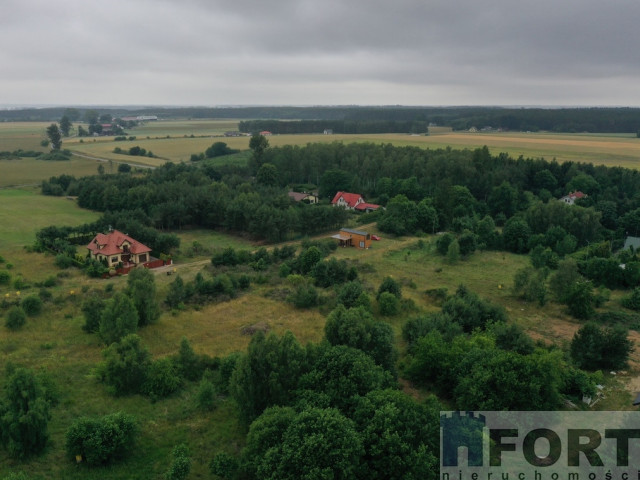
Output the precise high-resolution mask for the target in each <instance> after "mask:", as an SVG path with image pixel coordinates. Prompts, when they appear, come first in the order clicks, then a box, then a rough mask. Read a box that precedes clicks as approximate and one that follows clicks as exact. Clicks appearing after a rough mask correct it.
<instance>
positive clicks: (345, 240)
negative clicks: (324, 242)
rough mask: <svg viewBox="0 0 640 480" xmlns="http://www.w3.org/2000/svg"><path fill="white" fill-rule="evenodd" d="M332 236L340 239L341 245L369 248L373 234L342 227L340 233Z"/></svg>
mask: <svg viewBox="0 0 640 480" xmlns="http://www.w3.org/2000/svg"><path fill="white" fill-rule="evenodd" d="M331 238H335V239H336V240H338V242H339V244H340V246H341V247H356V248H369V247H370V246H371V234H369V233H367V232H362V231H360V230H351V229H350V228H342V229H340V233H338V234H336V235H332V236H331Z"/></svg>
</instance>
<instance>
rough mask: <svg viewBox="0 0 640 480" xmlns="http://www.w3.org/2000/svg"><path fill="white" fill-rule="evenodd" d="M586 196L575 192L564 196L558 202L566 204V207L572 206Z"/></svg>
mask: <svg viewBox="0 0 640 480" xmlns="http://www.w3.org/2000/svg"><path fill="white" fill-rule="evenodd" d="M586 196H587V194H586V193H582V192H580V191H576V192H571V193H569V195H565V196H564V197H562V198H561V199H560V201H561V202H564V203H566V204H567V205H573V204H574V203H576V200H579V199H581V198H585V197H586Z"/></svg>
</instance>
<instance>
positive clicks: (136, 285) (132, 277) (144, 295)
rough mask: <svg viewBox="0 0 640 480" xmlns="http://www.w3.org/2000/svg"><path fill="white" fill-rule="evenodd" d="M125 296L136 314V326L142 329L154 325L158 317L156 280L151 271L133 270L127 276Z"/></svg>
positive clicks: (143, 269)
mask: <svg viewBox="0 0 640 480" xmlns="http://www.w3.org/2000/svg"><path fill="white" fill-rule="evenodd" d="M127 295H129V297H130V298H131V300H133V305H134V306H135V309H136V311H137V312H138V325H139V326H141V327H144V326H145V325H150V324H152V323H155V321H156V320H157V319H158V317H160V308H159V307H158V302H157V299H156V280H155V276H154V274H153V273H152V272H151V270H149V269H146V268H134V269H133V270H131V271H130V272H129V275H128V276H127Z"/></svg>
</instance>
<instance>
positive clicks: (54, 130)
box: [47, 123, 62, 150]
mask: <svg viewBox="0 0 640 480" xmlns="http://www.w3.org/2000/svg"><path fill="white" fill-rule="evenodd" d="M47 138H48V139H49V142H50V143H51V149H52V150H60V147H62V134H61V133H60V129H59V128H58V125H56V124H55V123H52V124H51V125H49V126H48V127H47Z"/></svg>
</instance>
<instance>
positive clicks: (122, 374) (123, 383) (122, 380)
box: [96, 334, 151, 395]
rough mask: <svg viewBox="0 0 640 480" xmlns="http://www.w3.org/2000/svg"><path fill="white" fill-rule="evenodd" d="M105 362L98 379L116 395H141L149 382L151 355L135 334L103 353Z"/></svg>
mask: <svg viewBox="0 0 640 480" xmlns="http://www.w3.org/2000/svg"><path fill="white" fill-rule="evenodd" d="M102 355H103V357H104V362H103V363H101V364H100V365H98V368H97V372H96V373H97V376H98V378H99V379H100V380H101V381H102V382H104V383H106V384H107V385H109V387H110V388H111V389H112V391H113V393H114V394H115V395H127V394H133V393H140V392H141V391H142V388H143V385H144V384H145V383H146V381H147V376H148V374H149V367H150V366H151V354H150V353H149V350H147V348H146V347H144V346H143V345H142V343H141V341H140V337H138V336H137V335H135V334H131V335H127V336H126V337H124V338H123V339H122V340H121V341H120V342H118V343H112V344H111V345H110V346H109V347H108V348H107V349H106V350H104V351H103V352H102Z"/></svg>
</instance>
